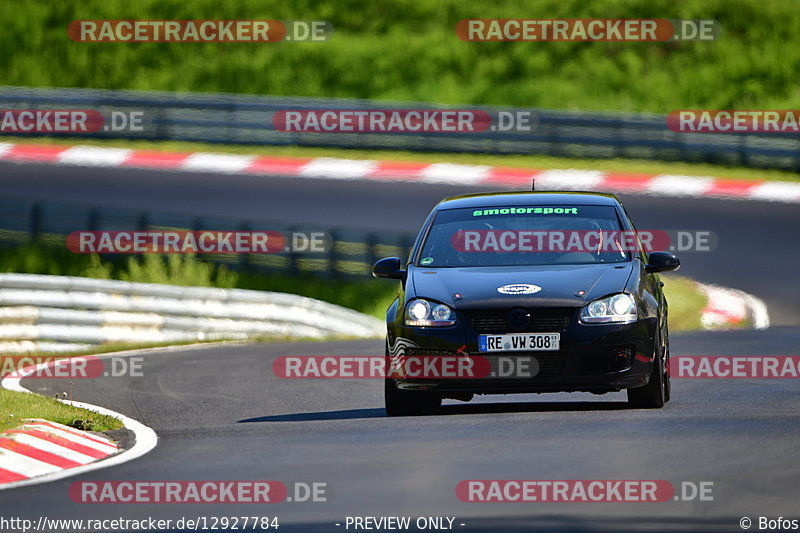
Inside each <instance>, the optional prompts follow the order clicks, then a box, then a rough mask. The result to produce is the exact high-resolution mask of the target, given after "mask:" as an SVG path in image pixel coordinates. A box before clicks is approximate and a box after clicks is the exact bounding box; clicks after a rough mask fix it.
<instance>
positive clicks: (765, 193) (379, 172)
mask: <svg viewBox="0 0 800 533" xmlns="http://www.w3.org/2000/svg"><path fill="white" fill-rule="evenodd" d="M0 161H13V162H17V163H50V164H55V165H78V166H91V167H115V168H150V169H159V170H176V171H188V172H213V173H221V174H254V175H261V176H293V177H298V178H321V179H342V180H374V181H408V182H414V183H444V184H451V185H481V186H486V187H491V188H509V189H523V190H528V189H529V188H530V185H531V180H532V179H535V180H536V188H537V190H581V191H607V192H617V193H627V194H647V195H652V196H667V197H712V198H735V199H742V200H761V201H768V202H786V203H800V183H794V182H785V181H761V180H731V179H720V178H714V177H709V176H682V175H672V174H658V175H655V174H637V173H626V172H603V171H597V170H574V169H573V170H557V169H548V170H536V169H526V168H514V167H493V166H482V165H455V164H450V163H420V162H410V161H372V160H360V159H340V158H334V157H316V158H300V157H271V156H255V155H237V154H215V153H204V152H195V153H190V152H167V151H154V150H128V149H125V148H103V147H97V146H85V145H78V146H55V145H45V144H12V143H0Z"/></svg>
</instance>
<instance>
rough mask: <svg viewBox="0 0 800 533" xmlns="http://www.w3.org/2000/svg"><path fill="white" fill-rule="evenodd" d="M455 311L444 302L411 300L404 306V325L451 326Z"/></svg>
mask: <svg viewBox="0 0 800 533" xmlns="http://www.w3.org/2000/svg"><path fill="white" fill-rule="evenodd" d="M455 323H456V313H455V311H453V310H452V309H450V308H449V307H447V306H446V305H444V304H439V303H436V302H429V301H428V300H419V299H417V300H411V301H410V302H408V305H407V306H406V326H452V325H453V324H455Z"/></svg>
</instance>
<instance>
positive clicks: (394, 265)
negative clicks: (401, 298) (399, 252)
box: [372, 257, 406, 279]
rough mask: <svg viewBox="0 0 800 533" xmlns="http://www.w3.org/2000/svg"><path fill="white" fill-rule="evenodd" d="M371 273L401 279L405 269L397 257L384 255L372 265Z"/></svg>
mask: <svg viewBox="0 0 800 533" xmlns="http://www.w3.org/2000/svg"><path fill="white" fill-rule="evenodd" d="M372 275H373V276H375V277H376V278H384V279H403V278H404V277H405V275H406V271H405V270H403V266H402V263H401V262H400V258H399V257H386V258H384V259H380V260H379V261H376V262H375V264H374V265H372Z"/></svg>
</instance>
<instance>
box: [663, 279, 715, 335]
mask: <svg viewBox="0 0 800 533" xmlns="http://www.w3.org/2000/svg"><path fill="white" fill-rule="evenodd" d="M661 280H662V281H663V282H664V294H665V295H666V297H667V302H668V303H669V329H670V331H689V330H693V329H700V316H701V314H702V312H703V309H704V308H705V306H706V301H707V300H706V296H705V295H704V294H703V293H702V292H700V290H699V289H698V287H697V283H696V282H695V281H693V280H691V279H689V278H684V277H681V276H661Z"/></svg>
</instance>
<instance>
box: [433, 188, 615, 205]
mask: <svg viewBox="0 0 800 533" xmlns="http://www.w3.org/2000/svg"><path fill="white" fill-rule="evenodd" d="M520 204H530V205H609V206H616V205H619V200H617V197H616V196H614V195H613V194H605V193H599V192H572V191H569V192H563V191H560V192H552V191H547V192H532V191H515V192H484V193H478V194H465V195H461V196H452V197H450V198H445V199H444V200H442V201H441V202H439V205H437V206H436V209H437V210H443V209H461V208H470V207H500V206H512V205H520Z"/></svg>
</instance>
